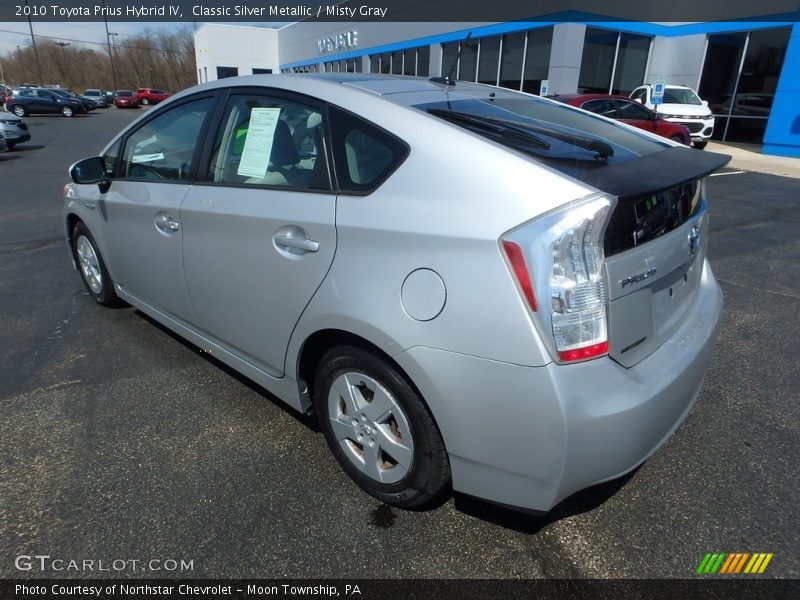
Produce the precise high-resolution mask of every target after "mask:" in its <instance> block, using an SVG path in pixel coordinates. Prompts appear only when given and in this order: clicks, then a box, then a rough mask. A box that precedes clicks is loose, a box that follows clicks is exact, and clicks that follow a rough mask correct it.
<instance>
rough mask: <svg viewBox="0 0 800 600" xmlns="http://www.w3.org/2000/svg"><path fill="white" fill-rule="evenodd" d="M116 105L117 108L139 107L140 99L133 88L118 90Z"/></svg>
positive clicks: (115, 97) (115, 98)
mask: <svg viewBox="0 0 800 600" xmlns="http://www.w3.org/2000/svg"><path fill="white" fill-rule="evenodd" d="M114 106H116V107H117V108H139V99H138V98H137V97H136V94H135V93H134V92H132V91H131V90H117V91H116V92H115V93H114Z"/></svg>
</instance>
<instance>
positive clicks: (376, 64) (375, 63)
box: [369, 54, 381, 73]
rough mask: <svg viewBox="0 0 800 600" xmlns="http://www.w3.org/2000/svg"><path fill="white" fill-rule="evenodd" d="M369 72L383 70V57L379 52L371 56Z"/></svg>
mask: <svg viewBox="0 0 800 600" xmlns="http://www.w3.org/2000/svg"><path fill="white" fill-rule="evenodd" d="M369 72H370V73H380V72H381V57H380V55H379V54H373V55H371V56H370V57H369Z"/></svg>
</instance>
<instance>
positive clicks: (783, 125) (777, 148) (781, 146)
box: [763, 23, 800, 157]
mask: <svg viewBox="0 0 800 600" xmlns="http://www.w3.org/2000/svg"><path fill="white" fill-rule="evenodd" d="M763 150H764V154H775V155H779V156H796V157H800V23H795V24H794V26H793V27H792V34H791V37H790V38H789V46H788V47H787V49H786V58H785V59H784V61H783V70H782V71H781V77H780V79H779V80H778V89H777V90H776V92H775V102H774V103H773V105H772V112H770V116H769V121H768V122H767V131H766V133H765V134H764V149H763Z"/></svg>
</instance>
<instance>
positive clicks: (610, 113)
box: [581, 98, 616, 119]
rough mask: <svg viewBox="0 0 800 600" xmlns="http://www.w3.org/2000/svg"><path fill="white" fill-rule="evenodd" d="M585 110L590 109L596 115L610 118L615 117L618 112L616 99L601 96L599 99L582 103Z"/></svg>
mask: <svg viewBox="0 0 800 600" xmlns="http://www.w3.org/2000/svg"><path fill="white" fill-rule="evenodd" d="M581 108H582V109H583V110H588V111H589V112H592V113H594V114H596V115H603V116H604V117H608V118H609V119H613V118H614V116H615V114H616V108H615V107H614V101H613V100H611V99H610V98H599V99H597V100H589V101H588V102H584V103H583V104H582V105H581Z"/></svg>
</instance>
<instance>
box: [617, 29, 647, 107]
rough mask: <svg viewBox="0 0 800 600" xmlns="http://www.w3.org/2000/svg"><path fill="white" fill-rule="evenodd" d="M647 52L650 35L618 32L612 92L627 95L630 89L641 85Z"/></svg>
mask: <svg viewBox="0 0 800 600" xmlns="http://www.w3.org/2000/svg"><path fill="white" fill-rule="evenodd" d="M649 54H650V37H648V36H644V35H634V34H632V33H622V34H620V38H619V54H618V55H617V68H616V70H615V71H614V85H613V86H612V89H611V93H612V94H624V95H628V94H630V93H631V90H632V89H634V88H635V87H637V86H640V85H642V82H643V81H644V71H645V69H646V68H647V57H648V55H649Z"/></svg>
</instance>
